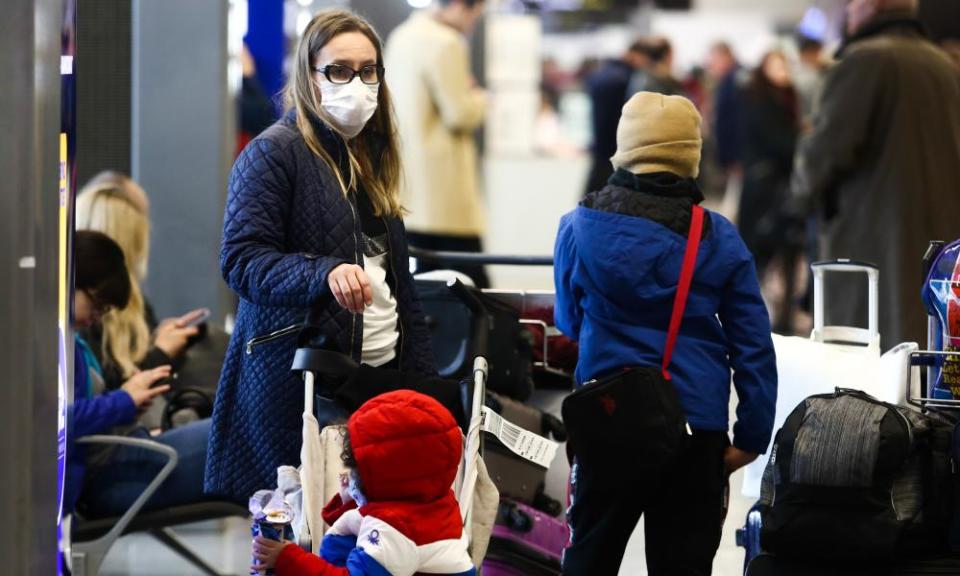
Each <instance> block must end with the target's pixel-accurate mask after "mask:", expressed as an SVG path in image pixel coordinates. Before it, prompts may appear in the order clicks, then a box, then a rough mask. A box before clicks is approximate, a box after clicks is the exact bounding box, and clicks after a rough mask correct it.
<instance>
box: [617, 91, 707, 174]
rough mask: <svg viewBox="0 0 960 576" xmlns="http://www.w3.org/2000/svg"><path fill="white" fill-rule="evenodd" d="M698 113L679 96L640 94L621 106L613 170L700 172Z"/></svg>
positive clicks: (691, 104)
mask: <svg viewBox="0 0 960 576" xmlns="http://www.w3.org/2000/svg"><path fill="white" fill-rule="evenodd" d="M700 122H701V119H700V113H699V112H697V109H696V107H694V105H693V103H692V102H690V101H689V100H687V99H686V98H684V97H682V96H664V95H663V94H655V93H653V92H639V93H637V94H635V95H634V96H633V98H631V99H630V100H628V101H627V103H626V104H625V105H624V106H623V113H622V114H621V115H620V124H619V125H618V126H617V153H616V154H615V155H614V156H613V158H611V159H610V162H612V163H613V167H614V168H623V169H625V170H629V171H630V172H633V173H634V174H650V173H652V172H671V173H673V174H676V175H678V176H682V177H684V178H696V177H697V174H699V173H700V147H701V144H702V143H703V141H702V137H701V135H700Z"/></svg>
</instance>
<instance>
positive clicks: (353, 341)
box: [347, 193, 363, 359]
mask: <svg viewBox="0 0 960 576" xmlns="http://www.w3.org/2000/svg"><path fill="white" fill-rule="evenodd" d="M354 198H356V193H354ZM347 204H349V205H350V214H351V215H352V216H353V239H354V251H353V252H354V253H353V257H354V259H355V261H356V263H357V266H359V267H361V268H363V259H362V258H361V257H360V250H361V248H360V244H361V243H362V242H363V239H362V238H360V236H358V235H357V226H358V224H357V208H356V206H354V205H353V200H351V199H350V198H347ZM360 321H361V322H362V321H363V316H360ZM356 339H357V315H356V314H354V317H353V318H352V319H351V322H350V357H351V358H354V355H353V351H354V348H355V346H356ZM361 356H362V354H361ZM354 359H357V358H354Z"/></svg>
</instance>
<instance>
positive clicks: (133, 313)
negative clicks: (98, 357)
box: [76, 172, 150, 378]
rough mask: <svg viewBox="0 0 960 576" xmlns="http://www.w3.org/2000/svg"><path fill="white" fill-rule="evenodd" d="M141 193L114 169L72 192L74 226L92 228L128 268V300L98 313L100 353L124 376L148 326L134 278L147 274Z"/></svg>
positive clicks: (142, 350) (141, 352) (145, 205)
mask: <svg viewBox="0 0 960 576" xmlns="http://www.w3.org/2000/svg"><path fill="white" fill-rule="evenodd" d="M149 209H150V207H149V202H148V200H147V195H146V193H145V192H144V191H143V188H141V187H140V186H139V185H138V184H137V183H136V182H134V181H133V180H132V179H131V178H129V177H127V176H125V175H123V174H120V173H117V172H101V173H100V174H98V175H96V176H94V177H93V179H91V180H90V181H89V182H88V183H87V184H86V186H84V187H83V189H82V190H81V191H80V194H78V195H77V206H76V225H77V229H78V230H96V231H99V232H103V233H104V234H106V235H107V236H109V237H110V238H111V239H113V240H114V241H115V242H116V243H117V244H119V245H120V248H122V249H123V255H124V259H125V260H126V264H127V270H129V271H130V285H131V291H130V302H129V303H128V304H127V306H126V307H125V308H123V309H121V310H113V311H111V312H110V313H108V314H106V315H105V316H104V317H103V358H104V360H105V361H106V362H107V363H114V364H116V366H117V367H118V368H119V369H120V371H121V372H122V373H123V376H124V377H125V378H127V377H130V376H132V375H133V374H134V373H135V372H136V371H137V363H138V362H139V361H140V360H143V358H144V356H146V354H147V352H148V351H149V350H150V328H149V326H147V321H146V317H145V310H146V304H145V302H144V299H143V293H142V292H141V291H140V282H141V281H142V280H143V279H144V278H145V277H146V275H147V260H148V259H149V255H150V219H149Z"/></svg>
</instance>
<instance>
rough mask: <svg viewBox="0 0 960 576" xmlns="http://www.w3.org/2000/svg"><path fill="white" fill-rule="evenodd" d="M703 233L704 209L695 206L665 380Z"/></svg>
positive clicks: (673, 316) (672, 321) (670, 333)
mask: <svg viewBox="0 0 960 576" xmlns="http://www.w3.org/2000/svg"><path fill="white" fill-rule="evenodd" d="M702 233H703V207H702V206H698V205H694V207H693V214H692V215H691V218H690V234H689V236H687V249H686V252H684V255H683V267H682V268H681V269H680V282H679V284H677V295H676V296H675V297H674V300H673V313H672V314H671V316H670V330H669V331H668V332H667V345H666V347H665V348H664V351H663V364H661V366H660V367H661V369H662V371H663V378H664V380H667V381H669V380H670V372H669V371H668V370H667V368H669V367H670V359H671V358H672V357H673V349H674V347H675V346H676V344H677V335H678V334H679V333H680V321H681V320H683V311H684V309H685V308H686V307H687V297H688V296H689V295H690V283H691V282H692V281H693V269H694V268H695V267H696V265H697V252H698V251H699V250H700V236H701V235H702Z"/></svg>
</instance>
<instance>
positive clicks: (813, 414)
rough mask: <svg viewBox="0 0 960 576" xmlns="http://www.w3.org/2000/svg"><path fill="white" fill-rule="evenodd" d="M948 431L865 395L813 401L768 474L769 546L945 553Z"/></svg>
mask: <svg viewBox="0 0 960 576" xmlns="http://www.w3.org/2000/svg"><path fill="white" fill-rule="evenodd" d="M951 434H952V424H950V423H948V422H945V421H940V420H938V419H936V418H933V417H929V416H925V415H923V414H920V413H919V412H917V411H915V410H911V409H907V408H902V407H898V406H893V405H891V404H886V403H884V402H880V401H879V400H876V399H875V398H873V397H872V396H870V395H868V394H866V393H864V392H860V391H854V390H841V389H838V390H837V391H836V392H835V393H833V394H819V395H815V396H811V397H809V398H807V399H806V400H805V401H804V402H803V403H801V404H800V405H799V406H797V408H796V409H795V410H794V411H793V412H792V413H791V414H790V416H789V417H787V420H786V421H785V422H784V425H783V427H782V428H781V429H780V430H779V431H778V432H777V436H776V440H775V442H774V445H773V449H772V451H771V455H770V461H769V463H768V464H767V468H766V470H765V471H764V478H763V484H762V491H761V496H760V507H761V516H762V528H761V532H760V544H761V546H762V548H763V550H764V551H766V552H772V553H774V554H777V555H779V556H782V557H793V558H800V559H816V560H820V561H827V562H830V561H853V562H859V563H865V562H878V563H882V562H884V561H885V560H888V559H893V558H906V557H913V556H915V555H917V554H920V553H941V552H943V551H945V550H947V543H946V536H947V526H948V520H949V516H950V514H949V511H950V510H952V508H953V505H952V504H953V503H952V494H951V493H950V492H951V490H950V484H951V481H952V480H951V474H950V470H949V453H948V452H947V450H946V448H947V447H948V446H949V440H948V438H949V437H950V435H951Z"/></svg>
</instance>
